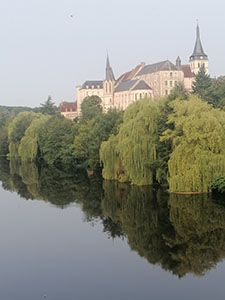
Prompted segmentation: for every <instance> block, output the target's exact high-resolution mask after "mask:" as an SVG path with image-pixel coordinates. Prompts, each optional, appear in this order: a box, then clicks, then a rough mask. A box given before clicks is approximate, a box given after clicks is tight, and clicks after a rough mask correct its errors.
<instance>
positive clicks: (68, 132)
mask: <svg viewBox="0 0 225 300" xmlns="http://www.w3.org/2000/svg"><path fill="white" fill-rule="evenodd" d="M77 126H78V125H77V124H76V123H73V122H71V121H70V120H68V119H66V118H64V117H62V116H60V115H55V116H52V117H51V118H50V119H49V120H48V121H47V122H46V123H45V126H44V127H42V130H41V132H40V133H39V137H38V144H39V150H40V158H41V159H42V160H44V161H45V162H46V163H47V164H48V165H50V166H61V165H64V164H66V165H70V166H71V167H74V166H75V165H76V160H75V159H74V157H73V155H72V153H73V141H74V137H75V135H76V134H77Z"/></svg>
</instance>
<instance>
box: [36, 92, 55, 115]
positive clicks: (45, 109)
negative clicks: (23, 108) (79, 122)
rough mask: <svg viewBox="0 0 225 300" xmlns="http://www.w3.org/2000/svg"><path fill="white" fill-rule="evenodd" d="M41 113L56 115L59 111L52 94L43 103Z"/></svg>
mask: <svg viewBox="0 0 225 300" xmlns="http://www.w3.org/2000/svg"><path fill="white" fill-rule="evenodd" d="M40 111H41V113H43V114H47V115H55V114H56V113H57V112H58V108H57V107H56V106H55V103H54V102H52V98H51V96H48V99H47V100H46V101H45V103H44V104H41V109H40Z"/></svg>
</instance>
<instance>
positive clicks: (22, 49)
mask: <svg viewBox="0 0 225 300" xmlns="http://www.w3.org/2000/svg"><path fill="white" fill-rule="evenodd" d="M71 14H73V15H74V17H73V18H71V17H70V15H71ZM224 14H225V3H224V2H223V1H222V0H214V1H203V0H198V1H196V0H189V1H183V0H170V1H169V0H167V1H166V0H161V1H151V0H139V1H132V0H129V1H128V0H113V1H112V2H110V1H106V0H95V1H94V0H93V1H91V0H0V37H1V48H0V54H1V56H0V62H1V63H0V82H1V85H0V105H26V106H38V105H39V104H40V103H43V102H44V101H45V100H46V99H47V97H48V95H51V96H52V98H53V101H54V102H55V103H56V104H59V103H60V102H61V101H62V100H64V101H74V100H75V99H76V94H75V87H76V85H79V84H82V83H83V82H84V81H85V80H86V79H89V80H90V79H103V78H104V74H105V61H106V53H107V50H108V52H109V56H110V62H111V65H112V68H113V71H114V73H115V76H116V77H118V76H119V75H120V74H121V73H123V72H126V71H128V70H129V69H132V68H133V67H135V66H136V65H137V64H138V63H140V62H142V61H144V62H146V63H147V64H150V63H154V62H158V61H161V60H165V59H169V60H171V61H172V62H174V61H175V59H176V57H177V56H178V55H180V57H181V59H182V63H187V62H188V59H189V56H190V55H191V54H192V51H193V48H194V43H195V29H196V19H199V23H200V29H201V39H202V44H203V48H204V50H205V52H206V53H207V54H208V56H209V60H210V62H209V70H210V74H211V75H212V76H219V75H223V74H225V38H224V32H225V22H224Z"/></svg>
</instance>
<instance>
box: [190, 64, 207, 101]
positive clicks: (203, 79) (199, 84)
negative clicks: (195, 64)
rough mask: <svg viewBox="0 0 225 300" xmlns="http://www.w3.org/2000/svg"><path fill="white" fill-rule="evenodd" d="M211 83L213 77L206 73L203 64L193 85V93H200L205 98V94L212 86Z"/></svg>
mask: <svg viewBox="0 0 225 300" xmlns="http://www.w3.org/2000/svg"><path fill="white" fill-rule="evenodd" d="M211 84H212V79H211V78H210V76H209V75H208V74H206V71H205V67H204V65H202V66H201V68H200V70H199V72H198V74H197V75H196V77H195V81H194V82H193V85H192V90H193V93H194V94H197V95H199V96H200V97H201V98H202V99H205V95H206V93H207V90H208V89H209V88H210V87H211Z"/></svg>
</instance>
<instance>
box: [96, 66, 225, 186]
mask: <svg viewBox="0 0 225 300" xmlns="http://www.w3.org/2000/svg"><path fill="white" fill-rule="evenodd" d="M100 158H101V161H102V164H103V167H104V168H103V177H104V178H105V179H110V180H112V179H113V180H114V179H115V180H118V181H120V182H130V183H132V184H136V185H148V184H160V185H165V186H168V187H169V190H170V192H211V186H212V184H213V189H214V190H216V189H217V187H216V185H217V182H219V183H220V190H222V188H221V185H223V187H225V180H224V177H223V176H224V175H225V77H220V78H218V79H211V78H210V77H209V76H208V75H207V74H206V73H205V70H204V69H203V68H202V69H201V70H200V72H199V74H198V75H197V76H196V80H195V82H194V85H193V93H187V91H185V89H184V88H183V86H182V85H181V84H179V85H177V87H176V88H175V89H174V91H173V92H172V94H171V95H169V96H168V97H166V98H164V99H158V100H157V101H151V100H150V99H143V100H140V101H138V102H135V103H133V104H132V105H130V106H129V107H128V108H127V110H126V111H125V114H124V118H123V123H122V125H121V126H120V129H119V132H118V134H117V135H112V136H111V137H110V138H109V140H108V141H106V142H104V143H103V144H102V145H101V149H100ZM218 178H220V180H219V181H218ZM215 180H216V182H215ZM221 182H222V183H221Z"/></svg>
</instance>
